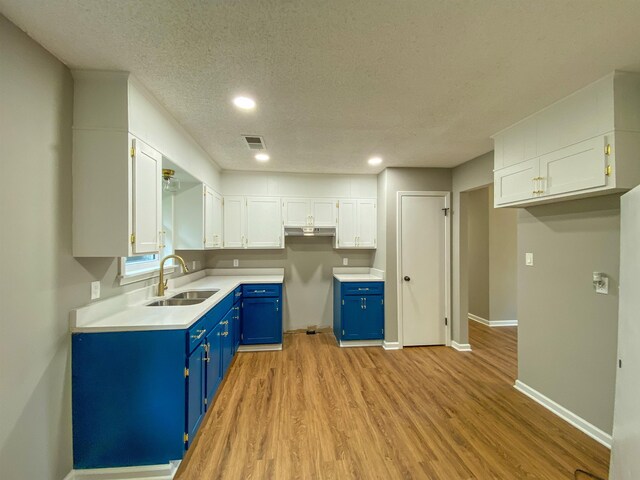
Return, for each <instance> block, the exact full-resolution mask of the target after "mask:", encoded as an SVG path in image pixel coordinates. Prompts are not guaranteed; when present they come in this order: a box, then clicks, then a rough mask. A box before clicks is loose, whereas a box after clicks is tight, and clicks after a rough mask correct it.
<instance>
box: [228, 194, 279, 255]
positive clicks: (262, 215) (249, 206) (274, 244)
mask: <svg viewBox="0 0 640 480" xmlns="http://www.w3.org/2000/svg"><path fill="white" fill-rule="evenodd" d="M280 202H281V199H280V197H244V196H225V197H224V206H223V207H224V215H223V217H224V248H254V249H275V248H284V229H283V222H282V208H281V203H280Z"/></svg>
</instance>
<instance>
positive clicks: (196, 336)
mask: <svg viewBox="0 0 640 480" xmlns="http://www.w3.org/2000/svg"><path fill="white" fill-rule="evenodd" d="M233 299H234V292H231V293H229V294H228V295H227V296H226V297H224V298H223V299H222V300H221V301H220V302H218V304H217V305H215V306H214V307H213V308H212V309H211V310H209V311H208V312H207V313H206V314H205V315H204V317H202V318H201V319H200V320H198V321H197V322H196V323H195V324H194V325H192V326H191V328H190V329H189V330H188V331H187V353H191V352H192V351H193V350H194V349H195V348H196V347H197V346H198V345H199V344H200V343H201V342H202V340H203V339H204V337H206V336H207V333H209V332H210V331H211V330H213V329H214V328H215V326H216V325H217V324H218V323H220V320H222V318H223V317H224V316H225V315H226V314H227V312H228V311H229V310H231V307H233Z"/></svg>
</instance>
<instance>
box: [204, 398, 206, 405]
mask: <svg viewBox="0 0 640 480" xmlns="http://www.w3.org/2000/svg"><path fill="white" fill-rule="evenodd" d="M204 404H205V405H206V404H207V398H206V397H205V399H204Z"/></svg>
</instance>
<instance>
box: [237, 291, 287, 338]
mask: <svg viewBox="0 0 640 480" xmlns="http://www.w3.org/2000/svg"><path fill="white" fill-rule="evenodd" d="M241 325H242V328H241V332H240V343H241V344H242V345H261V344H278V343H282V285H280V284H269V285H244V286H243V287H242V322H241Z"/></svg>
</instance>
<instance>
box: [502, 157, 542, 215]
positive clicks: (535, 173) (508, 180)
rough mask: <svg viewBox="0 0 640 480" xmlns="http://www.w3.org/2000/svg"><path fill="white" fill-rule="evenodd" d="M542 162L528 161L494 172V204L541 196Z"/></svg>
mask: <svg viewBox="0 0 640 480" xmlns="http://www.w3.org/2000/svg"><path fill="white" fill-rule="evenodd" d="M539 172H540V161H539V159H538V158H533V159H531V160H527V161H526V162H522V163H518V164H517V165H512V166H510V167H506V168H502V169H500V170H496V171H495V172H494V183H493V184H494V203H495V205H503V204H507V203H511V202H518V201H522V200H529V199H532V198H537V197H538V196H539V191H540V190H541V188H540V187H539V183H540V181H539V180H538V177H539Z"/></svg>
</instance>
